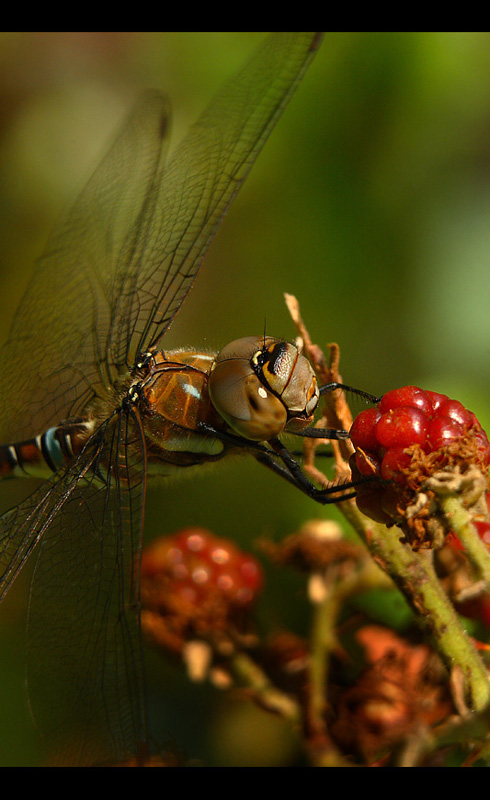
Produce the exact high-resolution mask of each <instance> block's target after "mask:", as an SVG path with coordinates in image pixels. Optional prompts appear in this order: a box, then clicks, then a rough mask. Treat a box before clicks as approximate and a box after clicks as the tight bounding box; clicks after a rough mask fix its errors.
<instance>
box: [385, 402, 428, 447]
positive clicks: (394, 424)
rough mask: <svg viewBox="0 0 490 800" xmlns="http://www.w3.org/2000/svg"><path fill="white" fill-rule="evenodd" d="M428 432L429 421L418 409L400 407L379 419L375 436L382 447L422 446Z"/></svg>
mask: <svg viewBox="0 0 490 800" xmlns="http://www.w3.org/2000/svg"><path fill="white" fill-rule="evenodd" d="M428 432H429V419H428V417H427V416H426V414H424V412H423V411H422V410H421V409H420V408H416V407H414V406H401V407H398V408H394V409H393V411H389V412H388V413H387V414H383V416H382V417H381V418H380V419H379V421H378V422H377V424H376V436H377V439H378V442H379V443H380V445H381V446H382V447H408V446H409V445H411V444H424V443H425V441H426V439H427V434H428Z"/></svg>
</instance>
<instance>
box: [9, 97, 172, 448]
mask: <svg viewBox="0 0 490 800" xmlns="http://www.w3.org/2000/svg"><path fill="white" fill-rule="evenodd" d="M168 128H169V110H168V105H167V102H166V100H165V98H164V97H163V96H162V95H160V94H159V93H158V92H151V93H149V94H148V95H147V96H145V98H144V99H143V100H142V101H141V102H140V103H139V105H138V106H137V107H136V109H135V110H134V111H133V113H132V114H131V116H130V117H129V119H128V120H127V121H126V123H125V125H124V127H123V128H122V130H121V131H120V133H119V135H118V136H117V137H116V139H115V141H114V142H113V144H112V147H111V148H110V149H109V151H108V153H107V155H106V157H105V158H104V159H103V160H102V162H101V163H100V165H99V166H98V168H97V169H96V171H95V173H94V174H93V176H92V178H91V179H90V180H89V182H88V184H87V185H86V187H85V189H84V190H83V191H82V193H81V194H80V196H79V197H78V199H77V200H76V201H75V203H74V204H73V206H72V207H71V208H69V209H68V211H67V212H66V213H65V214H64V215H63V216H62V217H61V218H60V220H59V221H58V223H57V225H56V226H55V228H54V230H53V232H52V234H51V236H50V238H49V240H48V243H47V246H46V249H45V252H44V254H43V256H42V257H41V258H40V259H39V261H38V263H37V265H36V269H35V271H34V273H33V276H32V280H31V282H30V284H29V287H28V289H27V291H26V293H25V295H24V297H23V299H22V301H21V303H20V305H19V308H18V310H17V312H16V315H15V317H14V321H13V324H12V327H11V330H10V334H9V338H8V340H7V342H6V343H5V344H4V345H3V347H2V348H1V349H0V374H1V375H2V380H1V383H0V441H14V440H15V439H16V438H28V437H29V436H32V435H35V434H37V433H39V431H40V430H43V429H44V428H45V427H48V426H49V425H51V424H57V423H59V422H60V420H62V419H68V418H69V417H72V416H77V415H78V414H79V413H80V411H81V409H82V408H83V406H84V405H85V404H86V402H87V401H88V400H89V399H90V398H92V397H93V396H94V395H95V394H98V395H104V392H105V390H106V387H108V386H110V384H111V382H112V379H113V377H114V374H113V372H111V370H110V366H109V365H108V364H107V361H106V353H107V346H106V341H107V338H108V335H109V330H110V326H111V320H112V319H113V312H112V309H113V307H114V305H115V304H116V300H117V296H118V295H120V291H121V288H120V284H121V272H124V268H125V267H124V265H125V264H126V263H127V260H128V257H127V249H128V247H129V246H130V236H131V233H132V232H134V231H135V230H137V229H138V224H139V223H138V220H139V218H140V216H141V214H142V209H143V208H144V205H145V202H147V200H148V197H149V196H150V195H151V186H152V185H153V182H154V180H155V175H156V174H157V172H158V169H159V167H160V165H161V162H162V160H163V150H164V144H165V142H166V140H167V137H168ZM116 275H117V276H118V278H117V280H116V278H115V276H116ZM125 286H126V290H128V291H129V289H130V282H129V281H128V282H127V283H126V284H125ZM12 392H14V393H15V394H14V399H12Z"/></svg>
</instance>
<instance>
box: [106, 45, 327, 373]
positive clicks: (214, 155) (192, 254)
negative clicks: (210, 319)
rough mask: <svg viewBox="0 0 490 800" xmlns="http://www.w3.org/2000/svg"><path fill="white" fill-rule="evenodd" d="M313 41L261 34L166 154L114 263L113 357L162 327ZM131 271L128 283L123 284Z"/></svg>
mask: <svg viewBox="0 0 490 800" xmlns="http://www.w3.org/2000/svg"><path fill="white" fill-rule="evenodd" d="M318 45H319V37H318V34H313V33H276V34H272V35H270V36H269V37H268V38H267V39H266V40H265V41H264V42H263V44H262V46H261V47H259V49H258V50H257V51H256V53H255V54H254V56H253V57H252V59H251V61H250V62H249V63H248V64H247V65H246V66H245V68H244V69H242V71H241V72H240V73H239V74H238V75H237V76H236V77H235V78H234V79H233V80H231V81H230V82H229V83H227V84H225V86H224V87H223V89H222V90H221V91H220V92H219V93H218V94H217V96H216V97H215V98H214V100H213V101H212V102H211V103H210V105H209V106H208V107H207V108H206V110H205V111H204V113H203V114H202V116H201V117H200V119H199V120H198V122H197V123H196V124H195V125H193V126H192V128H191V129H190V131H189V133H188V135H187V136H186V138H185V139H184V140H183V141H182V143H181V144H180V146H179V147H177V149H176V150H175V152H174V153H173V156H172V157H171V158H170V159H169V161H168V163H167V164H166V166H165V168H164V170H163V171H162V174H161V176H160V178H159V180H158V182H157V183H156V184H155V186H154V187H153V190H152V193H153V197H152V202H151V203H149V204H148V205H147V206H146V208H145V213H144V215H143V217H144V219H142V220H141V225H140V227H139V230H138V236H137V237H135V240H134V241H135V247H134V250H133V251H132V253H131V262H130V265H128V267H125V269H124V270H123V276H124V283H123V284H122V285H121V292H120V301H119V303H118V304H117V306H116V308H115V320H114V324H113V335H112V341H111V359H112V360H113V361H114V362H115V363H121V361H123V360H125V361H127V362H128V363H134V359H136V358H138V356H139V353H141V352H144V351H146V350H147V349H148V348H149V347H151V346H154V345H155V344H156V343H157V342H158V340H159V339H160V338H161V336H162V335H163V334H164V333H165V331H166V329H167V328H168V326H169V325H170V323H171V321H172V319H173V317H174V316H175V314H176V313H177V311H178V309H179V308H180V306H181V304H182V302H183V300H184V298H185V296H186V295H187V293H188V291H189V289H190V288H191V286H192V283H193V281H194V279H195V277H196V274H197V272H198V270H199V267H200V265H201V262H202V260H203V258H204V256H205V254H206V252H207V250H208V248H209V246H210V244H211V242H212V240H213V237H214V235H215V233H216V230H217V228H218V227H219V224H220V222H221V220H222V219H223V216H224V215H225V213H226V211H227V210H228V207H229V205H230V203H231V202H232V200H233V198H234V196H235V195H236V193H237V192H238V190H239V188H240V186H241V185H242V183H243V182H244V180H245V178H246V177H247V175H248V172H249V170H250V168H251V167H252V165H253V163H254V162H255V159H256V158H257V156H258V154H259V153H260V151H261V149H262V147H263V146H264V144H265V142H266V140H267V138H268V136H269V134H270V133H271V131H272V129H273V128H274V126H275V124H276V122H277V121H278V119H279V117H280V116H281V114H282V112H283V110H284V108H285V106H286V104H287V102H288V100H289V99H290V97H291V95H292V94H293V92H294V90H295V88H296V86H297V85H298V83H299V81H300V80H301V78H302V76H303V74H304V72H305V71H306V69H307V68H308V66H309V64H310V62H311V60H312V58H313V56H314V54H315V52H316V49H317V48H318ZM133 276H138V277H137V281H136V280H134V286H135V287H136V291H135V292H131V291H128V290H127V287H126V286H125V283H126V281H127V280H128V279H129V281H130V284H131V279H132V278H133Z"/></svg>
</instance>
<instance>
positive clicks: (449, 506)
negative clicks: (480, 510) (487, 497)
mask: <svg viewBox="0 0 490 800" xmlns="http://www.w3.org/2000/svg"><path fill="white" fill-rule="evenodd" d="M438 503H439V506H440V508H441V510H442V512H443V513H444V515H445V516H446V519H448V520H449V521H450V524H451V529H452V530H453V531H454V533H455V534H456V535H457V536H458V538H459V540H460V542H461V544H462V545H463V547H464V549H465V552H466V555H467V556H468V560H469V561H470V563H471V564H472V566H473V569H474V571H475V573H476V577H477V578H479V579H480V580H481V581H483V582H484V583H485V585H486V588H487V589H489V588H490V552H489V551H488V548H487V546H486V545H485V544H484V542H482V540H481V539H480V537H479V536H478V532H477V531H476V530H475V527H474V525H473V523H472V517H471V515H470V513H469V512H468V511H467V510H466V508H465V507H464V506H463V504H462V502H461V500H460V498H459V497H458V495H451V494H450V495H447V496H445V497H444V496H439V498H438Z"/></svg>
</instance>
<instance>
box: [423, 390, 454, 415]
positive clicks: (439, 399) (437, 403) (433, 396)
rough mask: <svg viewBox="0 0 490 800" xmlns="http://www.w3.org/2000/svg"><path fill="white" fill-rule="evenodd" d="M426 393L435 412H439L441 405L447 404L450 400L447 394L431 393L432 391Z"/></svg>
mask: <svg viewBox="0 0 490 800" xmlns="http://www.w3.org/2000/svg"><path fill="white" fill-rule="evenodd" d="M425 393H426V395H427V397H428V398H429V400H430V402H431V403H432V409H433V411H438V409H439V408H440V407H441V405H442V404H443V403H445V402H446V400H449V397H448V396H447V394H439V392H430V391H426V392H425Z"/></svg>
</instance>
